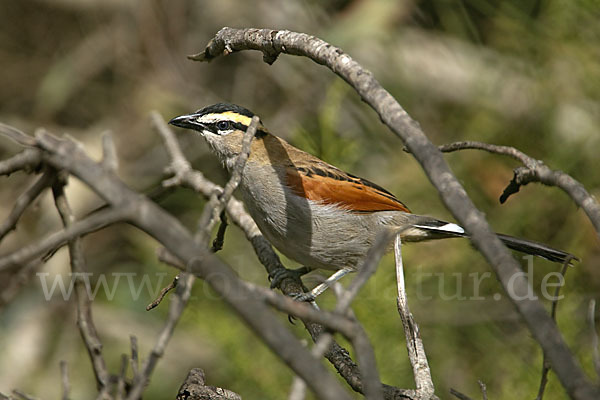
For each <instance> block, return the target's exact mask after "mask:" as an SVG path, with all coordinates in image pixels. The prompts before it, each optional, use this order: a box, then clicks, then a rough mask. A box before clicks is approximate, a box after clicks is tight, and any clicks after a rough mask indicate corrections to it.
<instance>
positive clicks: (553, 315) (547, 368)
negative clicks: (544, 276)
mask: <svg viewBox="0 0 600 400" xmlns="http://www.w3.org/2000/svg"><path fill="white" fill-rule="evenodd" d="M570 261H571V259H568V260H567V261H565V263H564V264H563V266H562V269H561V271H560V277H561V285H558V286H556V287H555V288H554V297H553V298H552V304H551V306H550V317H551V318H552V320H553V321H554V322H556V310H557V308H558V295H559V294H560V288H561V287H562V286H563V285H562V283H564V279H565V275H566V274H567V270H568V269H569V262H570ZM550 369H551V365H550V362H549V361H548V358H547V356H546V353H545V352H544V353H543V357H542V377H541V379H540V387H539V389H538V393H537V396H536V398H535V400H542V399H543V398H544V391H545V390H546V385H547V384H548V372H550Z"/></svg>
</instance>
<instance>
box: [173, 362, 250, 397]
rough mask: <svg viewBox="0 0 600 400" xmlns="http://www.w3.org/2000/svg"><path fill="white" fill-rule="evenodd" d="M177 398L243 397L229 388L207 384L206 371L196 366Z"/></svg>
mask: <svg viewBox="0 0 600 400" xmlns="http://www.w3.org/2000/svg"><path fill="white" fill-rule="evenodd" d="M177 400H242V397H241V396H240V395H239V394H237V393H235V392H232V391H231V390H228V389H222V388H216V387H214V386H207V385H206V380H205V376H204V371H203V370H201V369H200V368H194V369H192V370H191V371H190V372H189V373H188V376H187V377H186V378H185V381H184V382H183V384H182V385H181V387H180V388H179V393H177Z"/></svg>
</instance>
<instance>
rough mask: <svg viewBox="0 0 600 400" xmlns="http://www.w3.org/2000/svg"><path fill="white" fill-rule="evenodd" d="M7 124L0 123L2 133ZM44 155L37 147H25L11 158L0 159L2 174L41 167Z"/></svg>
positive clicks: (0, 172)
mask: <svg viewBox="0 0 600 400" xmlns="http://www.w3.org/2000/svg"><path fill="white" fill-rule="evenodd" d="M5 127H6V125H3V124H0V134H3V129H4V128H5ZM41 161H42V157H41V155H40V152H39V151H38V150H37V149H25V150H23V151H22V152H20V153H19V154H16V155H14V156H12V157H11V158H9V159H6V160H4V161H0V175H10V174H12V173H13V172H16V171H21V170H25V171H26V172H29V171H31V170H35V169H37V168H38V167H39V164H40V162H41Z"/></svg>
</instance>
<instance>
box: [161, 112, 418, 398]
mask: <svg viewBox="0 0 600 400" xmlns="http://www.w3.org/2000/svg"><path fill="white" fill-rule="evenodd" d="M152 121H153V124H154V127H155V129H156V130H157V132H158V133H159V134H160V135H161V136H162V138H163V141H164V142H165V147H166V148H167V151H168V153H169V156H170V157H171V164H170V166H169V170H170V172H172V173H173V175H174V176H173V178H171V179H169V180H167V181H166V182H167V184H168V185H179V184H181V185H184V186H187V187H190V188H191V189H192V190H194V191H195V192H197V193H200V194H202V195H203V196H204V197H205V198H210V197H211V196H212V194H213V193H215V192H216V193H222V192H223V190H224V189H223V188H221V187H220V186H218V185H216V184H214V183H213V182H211V181H209V180H207V179H206V178H205V177H204V175H203V174H202V173H201V172H199V171H195V170H193V169H192V168H191V166H190V163H189V162H188V161H187V160H186V159H185V157H184V156H183V152H182V151H181V148H180V147H179V143H178V142H177V140H176V139H175V135H174V134H173V132H172V131H171V129H170V128H169V127H168V126H167V124H166V123H165V121H164V120H163V119H162V117H160V115H158V114H156V113H153V114H152ZM225 210H226V211H227V215H229V218H230V219H231V220H232V221H233V223H234V224H236V225H237V226H238V227H239V228H240V229H241V230H242V231H243V232H244V234H245V235H246V239H247V240H248V241H250V243H251V244H252V246H253V248H254V251H255V252H256V255H257V256H258V259H259V261H260V262H261V264H262V265H263V266H264V267H265V269H266V270H267V273H268V274H269V276H272V274H273V272H274V271H276V270H277V269H283V268H284V267H283V265H282V264H281V261H280V259H279V257H278V256H277V254H276V253H275V252H274V250H273V248H272V247H271V244H270V243H269V242H268V241H267V240H266V239H265V237H264V236H262V234H261V233H260V231H259V229H258V227H257V226H256V223H255V222H254V220H253V219H252V217H250V215H249V214H248V213H247V212H246V211H245V209H244V205H243V204H242V202H240V201H239V200H236V199H235V198H231V199H230V200H229V202H228V203H227V206H226V208H225ZM382 241H383V239H382ZM381 250H382V249H381V248H380V247H378V246H374V248H373V249H371V252H372V254H371V255H370V256H368V257H367V260H366V263H368V264H365V265H366V268H361V272H360V273H359V274H358V276H357V277H356V278H355V279H354V280H353V283H352V284H351V287H350V290H349V291H348V292H347V295H348V296H349V297H348V298H347V299H346V300H344V301H342V307H343V308H346V307H347V306H349V305H350V303H351V301H352V299H353V297H354V296H355V295H356V294H357V293H358V291H359V290H360V288H361V287H362V285H363V284H364V282H366V279H368V277H369V276H370V275H371V274H372V272H374V268H375V267H376V266H377V262H378V260H379V258H380V257H381V255H379V253H380V252H381ZM161 256H162V257H164V259H169V260H170V262H169V263H171V264H172V265H174V266H177V260H173V259H172V258H171V257H170V256H169V255H167V254H161ZM180 268H181V267H180ZM279 289H280V290H281V291H282V293H284V294H286V295H288V296H289V295H293V294H297V293H301V292H302V291H303V290H302V282H301V281H299V280H294V279H291V278H285V279H283V280H282V281H281V283H280V285H279ZM344 302H347V306H345V305H343V303H344ZM271 304H272V305H274V306H275V307H278V306H277V305H275V304H273V303H271ZM286 312H288V313H289V314H292V315H296V314H295V313H294V312H293V311H290V310H286ZM298 316H299V317H300V318H301V319H303V317H302V316H301V315H298ZM310 321H311V319H310V318H308V317H307V318H306V319H303V322H304V325H305V327H306V329H307V331H308V332H309V334H310V336H311V338H312V339H313V340H314V341H315V342H316V341H317V339H318V338H319V337H320V335H321V334H322V333H323V331H324V330H323V326H321V325H319V321H314V322H310ZM321 322H322V321H321ZM364 338H366V334H365V336H364ZM364 343H365V342H364V341H361V339H359V341H358V342H357V343H356V345H357V346H363V345H364ZM353 344H355V343H353ZM366 345H369V344H368V340H367V341H366ZM366 345H365V347H364V350H365V351H366V352H368V348H367V347H366ZM369 346H370V345H369ZM359 352H360V354H367V353H365V352H361V351H360V350H357V354H359ZM325 358H327V360H329V362H331V364H332V365H333V366H334V367H335V368H336V370H337V371H338V372H339V374H340V375H341V376H342V377H343V378H344V379H345V380H346V382H347V383H348V384H349V385H350V387H352V389H353V390H355V391H357V392H360V393H363V390H364V386H363V379H362V378H361V373H360V371H359V368H358V366H357V365H356V364H355V363H354V361H352V358H351V357H350V355H349V353H348V351H347V350H346V349H344V348H343V347H341V346H340V345H339V344H338V343H336V342H335V341H332V344H331V346H330V348H329V349H328V350H327V352H326V353H325ZM364 360H368V358H364ZM365 364H366V366H370V365H374V361H373V363H372V364H371V363H369V361H366V362H365V361H363V362H362V363H361V365H365ZM373 371H375V372H376V370H375V369H371V368H370V369H369V374H370V375H369V376H373V375H372V374H373ZM380 385H381V387H382V388H383V391H384V398H386V399H394V398H413V397H414V391H413V390H405V389H399V388H396V387H393V386H389V385H385V384H380Z"/></svg>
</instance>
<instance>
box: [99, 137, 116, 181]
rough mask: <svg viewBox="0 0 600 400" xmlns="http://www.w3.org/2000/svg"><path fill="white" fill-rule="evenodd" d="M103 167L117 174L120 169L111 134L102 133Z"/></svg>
mask: <svg viewBox="0 0 600 400" xmlns="http://www.w3.org/2000/svg"><path fill="white" fill-rule="evenodd" d="M102 166H103V167H104V168H105V169H106V170H107V171H110V172H113V173H116V172H117V169H118V168H119V158H118V157H117V148H116V147H115V142H114V141H113V139H112V135H111V134H110V132H108V131H107V132H103V133H102Z"/></svg>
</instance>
